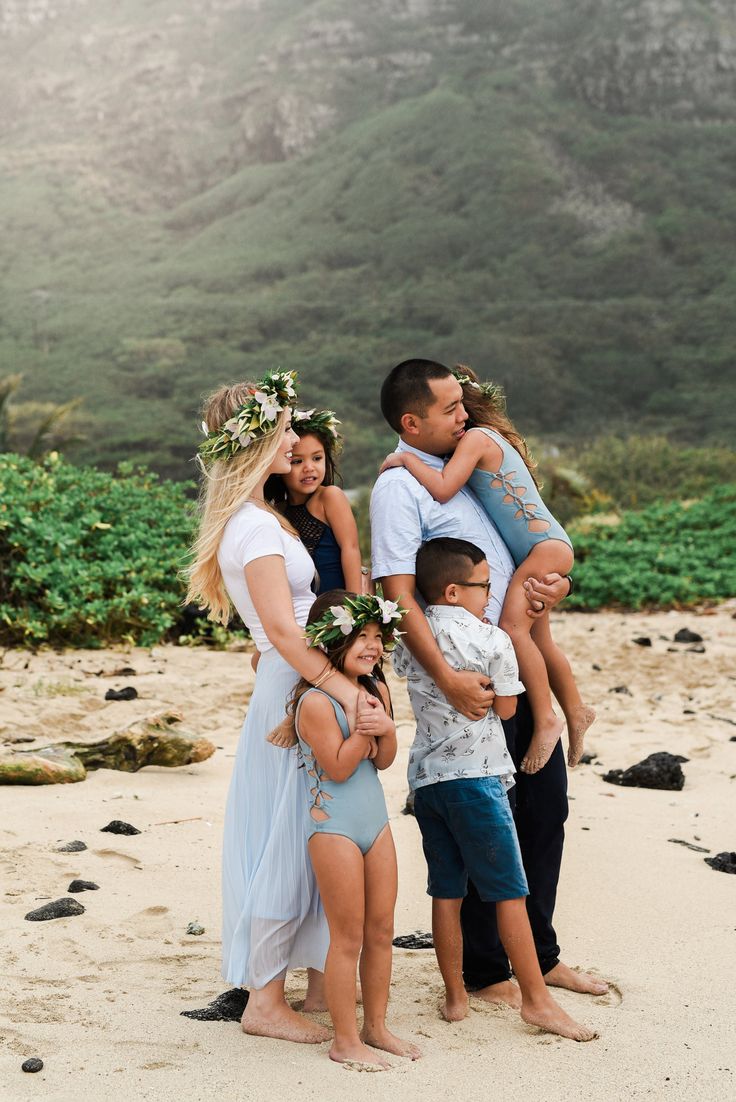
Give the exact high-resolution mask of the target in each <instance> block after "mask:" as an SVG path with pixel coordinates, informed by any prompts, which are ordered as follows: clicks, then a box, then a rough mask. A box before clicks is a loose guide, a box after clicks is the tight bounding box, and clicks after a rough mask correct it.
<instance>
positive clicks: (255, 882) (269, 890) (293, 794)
mask: <svg viewBox="0 0 736 1102" xmlns="http://www.w3.org/2000/svg"><path fill="white" fill-rule="evenodd" d="M296 681H297V674H296V673H295V671H294V670H293V669H292V668H291V666H288V665H287V664H286V662H284V660H283V658H281V656H280V655H279V653H278V652H277V651H276V650H271V651H267V652H266V653H265V654H264V655H263V656H262V657H261V660H260V662H259V664H258V672H257V674H256V682H255V688H254V690H253V696H252V697H251V700H250V704H249V706H248V711H247V713H246V717H245V722H244V724H243V729H242V731H241V734H240V740H239V742H238V749H237V753H236V755H235V767H234V770H233V776H232V780H231V782H230V791H229V793H228V798H227V807H226V811H225V833H224V839H223V853H222V974H223V977H224V979H225V980H226V981H227V982H228V983H231V984H233V985H234V986H242V985H245V986H247V987H254V988H260V987H263V986H265V984H267V983H269V982H270V980H272V979H275V978H276V976H278V975H280V974H281V973H283V972H284V971H286V970H287V969H289V968H318V969H320V970H322V969H323V968H324V964H325V957H326V955H327V949H328V945H329V934H328V930H327V920H326V919H325V915H324V911H323V909H322V904H321V901H320V898H319V893H318V891H317V883H316V880H315V877H314V872H313V871H312V865H311V862H310V860H309V854H308V851H307V839H308V836H309V828H310V819H309V812H308V806H309V803H308V792H307V777H306V771H305V770H304V769H300V768H299V759H298V756H297V752H296V750H295V749H294V750H282V749H280V748H278V747H276V746H272V745H271V744H270V743H268V742H266V735H267V734H268V733H269V731H271V730H272V729H273V728H274V727H275V726H276V725H277V724H278V723H280V722H281V720H282V719H283V718H284V715H285V713H286V701H287V698H288V696H289V694H290V693H291V690H292V689H293V687H294V685H295V684H296Z"/></svg>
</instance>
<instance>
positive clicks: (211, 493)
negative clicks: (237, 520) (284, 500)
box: [183, 382, 297, 624]
mask: <svg viewBox="0 0 736 1102" xmlns="http://www.w3.org/2000/svg"><path fill="white" fill-rule="evenodd" d="M253 386H254V384H253V383H247V382H246V383H235V384H234V385H232V386H222V387H220V388H219V389H218V390H216V391H215V392H214V393H213V394H211V395H210V396H209V398H207V399H206V400H205V403H204V408H203V410H202V416H203V418H204V421H205V423H206V425H207V428H208V429H209V430H210V432H212V431H214V430H216V429H218V428H219V427H220V426H221V425H223V424H224V423H225V421H227V420H228V418H229V417H232V415H233V413H234V412H235V410H236V409H238V408H239V407H240V406H242V405H243V404H244V402H245V401H246V400H247V399H248V398H249V397H251V396H252V393H253ZM288 415H289V411H288V410H282V412H281V413H279V415H278V416H277V418H276V423H275V426H274V429H273V431H272V432H269V433H266V434H264V435H263V436H258V437H257V438H256V439H255V440H254V441H253V442H252V443H251V444H249V445H248V447H247V448H243V450H242V451H240V452H238V453H237V454H236V455H234V456H232V458H230V459H217V460H215V462H214V463H211V464H209V465H205V464H204V463H203V462H202V461H201V460H200V459H199V458H198V462H199V466H200V471H201V476H202V480H201V486H200V495H199V512H200V523H199V534H198V535H197V538H196V540H195V541H194V543H193V544H192V547H191V549H190V553H191V555H192V557H193V561H192V562H191V563H190V565H189V566H188V567H186V568H185V570H184V571H183V574H184V577H185V579H186V581H187V585H188V588H187V596H186V600H187V603H190V602H195V603H196V604H197V605H199V607H200V608H206V609H207V610H208V612H207V618H208V619H209V620H214V621H215V622H216V623H221V624H227V623H228V621H229V619H230V615H231V612H232V605H231V602H230V598H229V597H228V594H227V590H226V589H225V583H224V581H223V578H222V572H221V570H220V564H219V562H218V561H217V551H218V548H219V546H220V541H221V539H222V535H223V532H224V531H225V526H226V524H227V522H228V521H229V520H230V518H231V517H232V516H233V515H234V514H235V513H236V512H237V511H238V509H239V508H240V507H241V506H242V505H244V504H245V502H246V501H248V499H249V498H250V496H251V494H252V493H253V490H254V489H255V488H256V486H257V485H258V483H259V482H260V481H261V479H262V478H263V476H264V474H265V473H266V471H268V469H269V467H270V466H271V464H272V463H273V461H274V459H275V457H276V454H277V452H278V450H279V447H280V445H281V442H282V440H283V436H284V430H285V428H286V424H287V420H288ZM265 508H266V509H267V510H268V512H270V513H272V514H273V516H275V517H276V519H277V520H278V522H279V524H280V525H281V527H282V528H285V529H286V531H287V532H289V533H290V534H291V535H294V536H296V535H297V533H296V532H295V530H294V529H293V528H292V526H291V525H290V524H289V522H288V521H287V520H285V519H284V517H282V516H281V515H280V514H279V513H277V512H276V510H275V509H273V508H271V506H269V505H268V504H266V505H265Z"/></svg>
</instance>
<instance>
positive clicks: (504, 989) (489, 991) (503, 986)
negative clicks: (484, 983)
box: [471, 980, 521, 1010]
mask: <svg viewBox="0 0 736 1102" xmlns="http://www.w3.org/2000/svg"><path fill="white" fill-rule="evenodd" d="M471 994H472V995H474V996H475V998H476V999H483V1001H484V1002H487V1003H498V1004H499V1005H500V1004H501V1003H503V1004H504V1005H506V1006H510V1007H511V1009H512V1010H521V991H520V990H519V988H518V986H517V984H515V983H514V982H513V980H503V981H502V982H501V983H491V984H489V985H488V987H481V988H480V990H479V991H471Z"/></svg>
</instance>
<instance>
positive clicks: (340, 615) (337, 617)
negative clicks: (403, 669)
mask: <svg viewBox="0 0 736 1102" xmlns="http://www.w3.org/2000/svg"><path fill="white" fill-rule="evenodd" d="M408 611H409V610H408V609H406V608H402V607H401V605H400V604H399V603H398V601H384V600H383V598H382V597H373V596H372V595H371V594H368V593H363V594H360V595H359V596H355V597H346V598H345V601H344V602H343V604H341V605H330V607H329V608H328V610H327V611H326V612H325V613H323V614H322V616H320V618H319V620H316V621H315V622H314V623H313V624H307V626H306V628H305V629H304V633H305V635H306V637H307V642H308V644H309V646H310V647H323V648H324V647H325V645H326V644H327V643H334V642H336V641H337V640H338V639H342V638H344V637H345V636H346V635H350V634H351V632H353V631H356V630H357V629H359V628H363V627H365V625H366V624H375V623H378V625H379V627H380V628H381V636H382V637H383V649H384V650H385V651H387V652H388V651H391V650H393V648H394V647H395V646H396V644H397V643H398V641H399V638H400V637H401V632H400V631H399V630H398V624H399V623H400V622H401V620H402V619H403V618H404V616H406V614H407V612H408Z"/></svg>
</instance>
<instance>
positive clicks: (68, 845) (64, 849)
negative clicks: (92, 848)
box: [56, 840, 87, 853]
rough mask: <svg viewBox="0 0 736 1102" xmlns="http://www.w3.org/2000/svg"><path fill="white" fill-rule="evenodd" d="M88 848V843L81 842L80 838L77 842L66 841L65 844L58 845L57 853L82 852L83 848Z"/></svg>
mask: <svg viewBox="0 0 736 1102" xmlns="http://www.w3.org/2000/svg"><path fill="white" fill-rule="evenodd" d="M86 848H87V845H86V843H85V842H80V841H79V840H77V841H75V842H65V843H64V845H63V846H57V847H56V852H57V853H81V852H82V850H83V849H86Z"/></svg>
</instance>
